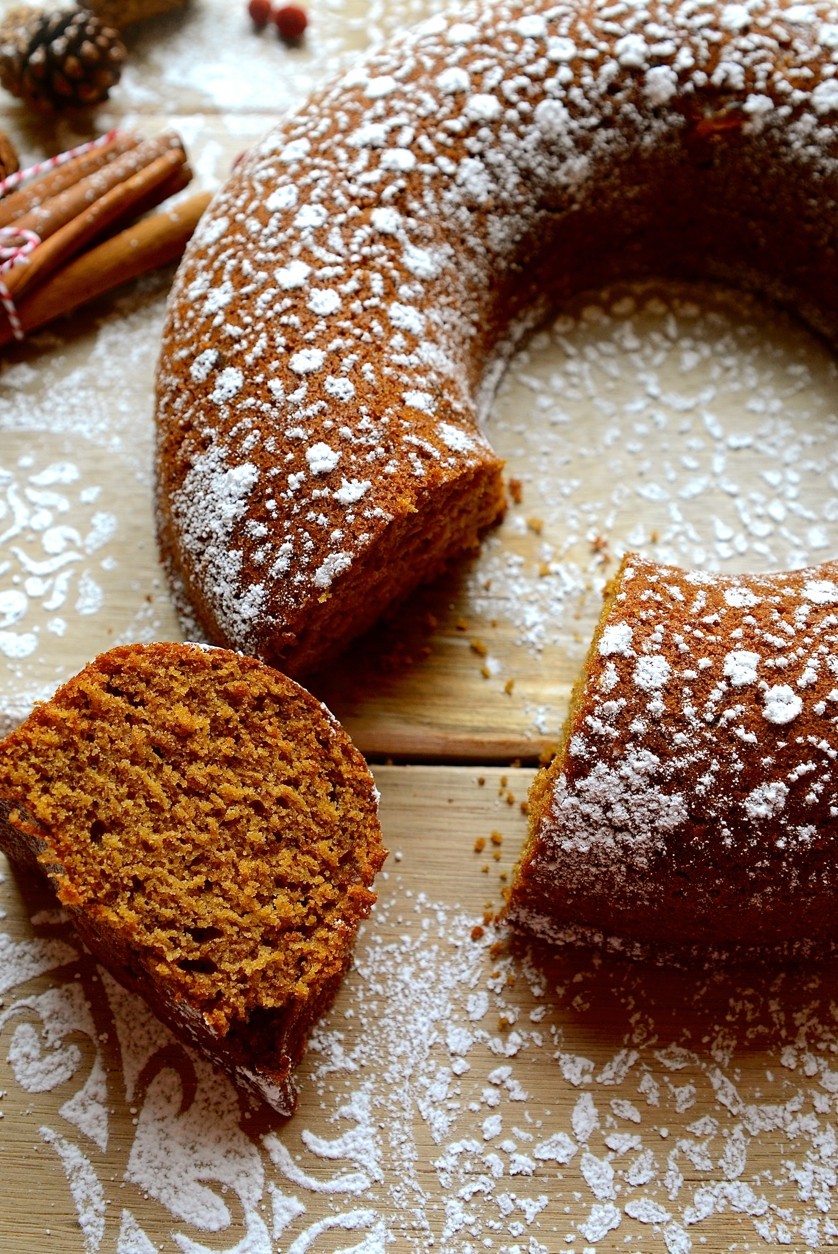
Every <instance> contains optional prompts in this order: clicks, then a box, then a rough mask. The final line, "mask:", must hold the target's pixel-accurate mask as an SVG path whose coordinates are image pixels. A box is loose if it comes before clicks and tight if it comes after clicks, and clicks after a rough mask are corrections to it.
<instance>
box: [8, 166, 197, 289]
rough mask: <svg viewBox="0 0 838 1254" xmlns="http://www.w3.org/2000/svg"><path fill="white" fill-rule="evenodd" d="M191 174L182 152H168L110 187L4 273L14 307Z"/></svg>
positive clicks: (183, 183) (183, 184)
mask: <svg viewBox="0 0 838 1254" xmlns="http://www.w3.org/2000/svg"><path fill="white" fill-rule="evenodd" d="M190 175H191V171H189V169H188V167H187V166H185V164H184V154H183V150H182V149H170V150H169V151H168V152H165V153H164V154H163V155H162V156H160V157H158V158H157V159H156V160H155V161H152V162H151V163H150V164H149V165H147V166H145V167H144V168H143V169H142V170H140V171H139V172H138V173H136V174H134V175H132V176H131V177H130V178H128V179H125V180H124V182H121V183H118V184H117V185H116V186H115V187H111V189H110V190H109V191H107V192H106V193H105V194H104V195H103V196H100V197H99V198H98V200H95V201H94V202H93V204H91V205H90V206H89V208H88V209H86V210H85V211H84V212H82V213H78V214H77V215H76V216H75V217H73V218H71V219H70V221H68V222H67V223H66V224H65V225H64V226H62V227H60V228H59V229H58V230H57V231H55V232H54V234H52V235H50V236H49V238H48V239H45V240H44V241H43V242H42V243H40V244H39V245H38V247H37V248H36V249H34V251H33V252H31V253H30V254H29V256H28V258H27V259H26V260H25V261H24V262H21V263H20V264H19V265H16V266H14V267H13V268H12V269H11V270H9V271H8V274H7V276H6V288H7V289H8V292H9V295H10V296H11V297H12V299H13V300H14V301H15V303H16V304H17V303H18V302H19V301H20V298H21V296H22V294H23V293H24V292H25V291H26V290H27V289H28V288H31V287H32V286H33V285H34V284H36V283H43V281H44V279H45V278H46V277H47V276H49V275H51V274H53V273H54V272H55V271H56V270H57V269H58V268H59V267H60V266H62V265H63V264H64V263H65V262H67V261H69V259H70V258H71V257H72V256H74V255H75V254H76V253H78V252H80V251H81V250H82V249H83V248H85V247H86V246H87V245H88V244H89V243H90V242H91V241H92V240H94V239H96V238H97V237H99V236H101V235H103V234H105V232H107V231H108V229H109V228H113V227H114V226H115V225H116V224H117V223H120V222H125V221H126V220H127V219H129V218H131V217H135V216H136V213H137V211H138V208H145V207H147V206H148V204H149V202H151V203H154V204H159V203H160V201H161V200H163V199H165V198H167V197H168V196H169V195H171V194H172V191H173V190H175V189H176V188H177V182H178V179H179V180H180V186H181V187H184V186H186V183H187V182H188V181H189V177H190Z"/></svg>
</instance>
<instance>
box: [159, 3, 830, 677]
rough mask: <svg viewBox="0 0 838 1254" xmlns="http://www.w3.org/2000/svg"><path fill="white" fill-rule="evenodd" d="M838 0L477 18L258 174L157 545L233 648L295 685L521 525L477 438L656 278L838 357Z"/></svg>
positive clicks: (203, 353) (197, 608) (201, 305)
mask: <svg viewBox="0 0 838 1254" xmlns="http://www.w3.org/2000/svg"><path fill="white" fill-rule="evenodd" d="M836 203H838V19H836V12H835V8H834V5H833V4H832V3H830V0H812V2H811V3H806V4H798V3H789V2H788V0H749V2H748V3H747V4H742V3H725V4H722V3H712V2H708V3H702V4H685V3H682V0H639V2H638V3H631V4H622V3H618V4H610V3H609V4H605V3H601V2H597V3H592V2H591V0H561V2H559V3H556V0H491V3H489V2H484V3H479V4H475V5H469V6H460V7H458V8H457V10H456V11H455V12H454V13H452V15H451V16H449V17H448V18H444V17H434V18H432V19H430V20H429V21H427V22H425V24H424V25H422V26H420V27H419V28H418V29H417V30H416V31H415V32H413V33H408V34H407V35H405V36H404V37H403V38H401V39H399V40H396V41H394V42H393V43H392V44H391V45H389V46H387V47H386V48H384V49H382V50H379V51H376V52H374V53H373V54H371V55H369V56H368V57H367V59H366V60H365V61H363V62H362V63H359V64H356V65H354V66H353V67H352V68H351V69H350V70H349V71H348V72H347V73H345V74H343V76H342V77H340V78H339V79H337V80H336V81H334V82H331V83H329V84H328V85H326V86H325V87H324V88H323V89H322V90H320V91H319V92H318V93H317V94H316V95H315V96H314V97H313V98H312V99H311V100H310V101H309V102H308V103H307V104H305V105H304V106H303V107H302V108H301V109H300V110H299V111H298V112H297V113H296V114H295V115H294V116H292V117H290V118H289V119H287V120H286V121H284V122H283V123H282V125H281V126H279V127H278V129H275V130H274V131H273V132H272V133H271V134H269V135H268V136H267V137H266V138H265V139H264V140H263V141H262V142H261V143H259V144H257V145H256V146H255V147H254V148H253V150H252V151H251V152H250V153H249V154H248V155H247V156H246V157H245V159H244V160H242V161H241V163H240V164H239V165H238V167H237V168H236V170H235V171H234V173H233V175H232V177H231V178H230V180H229V182H228V183H227V185H226V186H225V187H224V188H223V189H222V190H221V191H220V193H219V194H218V195H217V197H216V198H215V200H214V202H213V204H212V206H211V208H210V210H209V212H208V213H207V215H206V216H205V218H204V220H203V222H202V224H201V225H200V226H199V229H198V230H197V232H196V234H195V236H194V239H193V241H192V243H191V245H190V248H189V250H188V252H187V255H186V257H185V259H184V261H183V263H182V265H181V267H180V269H179V272H178V275H177V278H176V281H175V285H174V289H173V292H172V296H171V300H170V304H169V311H168V317H167V323H166V328H165V334H164V342H163V347H162V353H161V358H160V364H159V371H158V386H157V426H158V448H157V482H158V496H157V500H158V516H159V533H160V539H161V551H162V554H163V557H164V559H165V563H166V566H167V568H168V571H169V573H170V575H171V579H172V585H173V588H174V589H175V592H176V598H177V600H178V603H179V604H180V605H181V606H182V607H184V609H185V610H186V612H188V614H189V615H191V616H192V617H193V619H195V620H197V623H198V626H199V629H200V631H201V632H202V633H203V634H204V635H205V636H206V638H208V639H210V640H212V641H214V642H215V643H218V644H226V645H231V646H233V647H235V648H238V649H242V650H244V651H246V652H249V653H253V654H256V655H258V656H260V657H262V658H264V659H266V660H268V661H273V662H279V663H281V665H282V667H283V669H285V670H288V671H289V673H292V674H299V673H301V672H304V671H306V670H309V669H311V668H313V667H315V666H317V665H319V664H320V663H321V662H322V661H323V660H324V659H325V658H326V657H327V656H328V655H329V654H331V653H333V652H335V651H337V650H338V649H340V648H341V647H343V646H344V645H345V644H346V643H347V641H348V640H350V639H351V638H352V637H353V636H354V635H356V634H357V633H359V632H361V631H363V630H364V629H365V628H366V627H367V626H369V625H370V624H371V623H372V621H373V620H374V619H375V618H376V617H377V616H378V615H379V614H380V613H381V612H382V610H383V609H384V608H385V607H387V606H388V605H390V604H391V603H393V602H394V601H395V600H397V599H399V598H401V597H403V596H404V595H405V594H406V593H407V592H408V591H409V590H410V589H411V588H413V587H414V586H415V585H416V584H417V583H418V582H419V581H422V580H426V579H428V578H430V577H433V576H434V575H435V574H436V573H437V572H438V571H439V570H440V568H441V566H442V565H443V563H445V562H446V561H447V560H448V559H450V557H451V556H452V555H453V554H455V553H457V552H459V551H460V550H462V549H463V548H464V547H467V546H469V545H472V544H474V543H475V541H476V539H477V537H478V535H479V534H480V533H481V532H482V531H483V530H484V529H485V528H486V527H488V526H489V525H490V524H491V523H493V522H494V521H495V520H496V519H497V518H498V517H499V515H500V514H501V512H502V510H503V502H504V497H503V487H502V467H501V463H500V461H499V459H498V458H497V457H496V456H495V454H494V453H493V452H492V450H491V448H490V446H489V444H488V443H487V441H486V438H485V436H484V435H483V434H482V433H481V430H480V426H479V423H480V421H481V420H482V419H483V417H484V416H485V414H486V411H487V409H488V406H489V404H490V402H491V397H492V393H493V388H494V385H495V383H496V381H497V379H498V377H499V374H500V373H501V371H502V369H503V365H504V363H505V361H506V360H507V358H508V356H509V353H510V351H511V349H512V347H513V346H514V345H515V343H516V342H517V341H518V340H519V338H520V336H521V335H522V333H523V332H524V331H525V330H526V329H527V328H528V327H531V326H532V325H533V323H534V322H536V321H537V320H539V319H541V318H542V317H543V316H544V315H545V314H546V313H547V312H548V311H549V310H550V309H551V308H553V307H555V306H556V305H557V304H558V303H560V302H561V301H562V300H563V299H564V298H566V297H567V296H568V295H569V294H570V293H572V292H574V291H577V290H579V289H582V288H586V287H592V286H596V285H601V284H603V283H605V282H607V281H609V280H611V279H612V278H614V277H615V276H623V277H631V276H634V275H638V274H641V273H644V274H645V273H656V274H658V275H664V276H667V275H668V276H678V277H686V278H699V279H702V280H706V279H708V278H718V279H720V280H723V281H731V282H735V283H742V284H745V285H749V286H753V287H758V288H760V289H762V290H764V291H766V292H767V293H768V294H769V295H770V296H772V297H776V298H777V299H779V300H781V301H785V302H788V303H790V304H792V305H793V306H795V307H796V308H797V309H798V310H799V311H800V313H801V314H802V315H803V316H804V317H805V318H807V319H808V320H809V321H810V322H811V323H812V324H813V325H814V326H815V327H817V328H819V329H820V330H821V331H823V332H824V333H825V334H827V335H828V336H829V337H831V338H832V340H833V341H834V340H836V339H838V247H837V246H836V229H837V228H836V221H838V219H836V214H835V205H836Z"/></svg>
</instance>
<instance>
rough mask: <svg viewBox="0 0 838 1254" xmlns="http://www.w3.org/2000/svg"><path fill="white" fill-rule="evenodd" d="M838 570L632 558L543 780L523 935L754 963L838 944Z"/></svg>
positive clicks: (515, 917)
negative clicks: (740, 957)
mask: <svg viewBox="0 0 838 1254" xmlns="http://www.w3.org/2000/svg"><path fill="white" fill-rule="evenodd" d="M837 762H838V562H830V563H826V564H824V565H822V566H817V567H812V568H809V569H804V570H800V571H794V572H787V573H781V574H767V575H749V576H727V575H725V576H721V575H708V574H697V573H690V572H685V571H682V570H680V569H677V568H675V567H671V566H663V565H658V564H657V563H653V562H649V561H645V560H642V559H640V558H639V557H637V556H635V555H629V556H628V557H627V558H625V559H624V562H623V564H622V566H621V569H620V571H619V573H618V574H617V576H616V578H615V579H614V581H613V582H612V584H611V585H610V588H609V590H608V593H607V597H606V605H605V608H604V612H603V616H602V619H601V621H600V624H599V627H598V630H597V633H596V636H595V639H594V642H593V645H592V647H591V651H590V655H589V658H588V663H587V666H586V668H585V673H584V676H583V678H582V681H581V682H580V685H579V687H578V689H577V691H576V694H575V697H574V701H573V703H572V710H571V715H570V718H569V721H568V724H567V726H566V729H565V734H564V740H563V744H562V746H561V748H560V751H559V753H558V754H557V756H556V758H555V759H554V761H553V762H552V763H551V764H550V766H549V767H548V768H547V769H546V770H545V771H543V772H541V774H540V775H539V776H538V777H537V778H536V781H535V783H534V786H533V791H532V796H531V807H530V814H531V818H530V834H529V840H528V844H527V846H526V849H525V851H524V854H523V857H522V859H521V862H520V864H519V866H518V868H517V871H516V876H515V880H514V883H513V887H512V890H511V894H510V901H509V907H508V916H509V919H510V920H511V921H512V922H514V923H516V924H520V925H523V926H525V927H527V928H529V929H530V930H532V931H535V932H536V933H538V934H540V935H543V936H546V937H547V938H548V939H552V940H589V939H593V938H597V939H602V938H605V939H608V940H610V941H611V942H612V943H617V944H620V943H622V944H625V943H626V942H629V943H631V942H639V943H641V944H642V945H651V946H656V947H661V946H663V947H665V948H667V949H669V948H674V949H681V950H687V949H689V948H691V947H692V948H695V949H698V950H699V951H700V952H703V953H709V952H713V951H714V950H727V951H729V952H733V951H738V952H744V951H748V950H757V949H761V948H781V949H782V948H787V949H792V948H794V947H795V946H797V947H803V946H805V947H808V948H810V949H812V950H813V951H814V952H818V951H819V950H820V949H822V948H823V947H824V946H826V945H830V946H831V945H833V944H834V943H835V941H836V940H838V912H836V910H835V900H836V892H838V792H836V786H835V780H836V763H837Z"/></svg>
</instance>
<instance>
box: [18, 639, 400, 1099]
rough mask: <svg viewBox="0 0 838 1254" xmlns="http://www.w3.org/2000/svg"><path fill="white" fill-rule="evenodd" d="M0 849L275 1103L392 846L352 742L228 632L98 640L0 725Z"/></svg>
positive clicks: (133, 982)
mask: <svg viewBox="0 0 838 1254" xmlns="http://www.w3.org/2000/svg"><path fill="white" fill-rule="evenodd" d="M0 847H2V848H3V849H4V850H5V851H6V852H7V853H8V854H9V855H10V857H12V858H13V859H14V860H15V861H17V862H19V863H22V864H23V865H24V866H27V867H29V868H33V867H34V868H37V869H38V870H39V871H40V872H41V873H43V874H45V875H47V876H48V877H49V880H50V881H51V883H52V885H53V887H54V889H55V891H56V893H57V895H58V898H59V900H60V901H61V903H62V904H63V905H64V906H65V907H66V909H67V910H68V911H69V914H70V916H71V918H72V920H73V922H74V923H75V925H76V927H77V929H78V931H79V933H80V934H81V936H82V938H83V939H84V940H85V942H86V943H87V944H88V946H89V948H90V949H91V950H92V952H93V953H94V954H95V955H96V957H97V958H99V959H100V960H101V961H102V962H104V963H105V965H106V966H108V967H109V969H110V970H111V971H112V972H113V974H114V975H115V976H116V977H117V978H118V979H119V980H121V981H122V982H123V983H124V984H126V985H127V986H128V987H129V988H131V989H133V990H134V991H136V992H139V993H141V994H142V995H143V996H144V997H145V998H146V999H147V1000H148V1001H149V1003H150V1004H151V1006H152V1007H153V1008H154V1010H155V1011H156V1012H157V1013H158V1014H159V1015H160V1016H161V1018H163V1019H164V1020H166V1021H167V1022H168V1023H169V1025H170V1026H171V1027H173V1028H174V1030H175V1031H177V1032H179V1033H180V1034H181V1035H183V1036H185V1037H186V1038H187V1039H188V1040H189V1041H191V1042H192V1043H194V1044H196V1045H198V1046H199V1047H200V1048H201V1049H203V1050H204V1051H205V1052H206V1053H207V1054H208V1055H209V1057H210V1058H211V1059H212V1060H213V1061H214V1062H216V1063H218V1064H219V1065H221V1066H223V1067H225V1068H226V1069H227V1070H228V1071H229V1072H230V1073H231V1074H232V1075H233V1076H234V1077H235V1078H236V1079H237V1080H238V1081H239V1082H240V1083H242V1084H244V1085H246V1086H248V1087H250V1088H253V1089H255V1090H256V1091H257V1092H259V1093H260V1094H261V1095H262V1096H263V1097H265V1098H266V1099H267V1100H268V1101H269V1102H271V1104H272V1105H274V1106H275V1107H276V1108H277V1109H278V1110H279V1111H281V1112H283V1113H289V1112H290V1111H291V1110H292V1109H293V1107H294V1103H295V1089H294V1085H293V1079H292V1071H293V1068H294V1066H295V1065H296V1063H297V1062H298V1061H299V1060H300V1057H301V1055H302V1053H303V1049H304V1045H305V1041H306V1036H307V1033H308V1031H309V1029H310V1027H311V1026H312V1024H313V1023H314V1021H315V1020H316V1019H317V1018H318V1016H319V1015H320V1014H321V1013H322V1012H323V1011H324V1010H325V1009H326V1007H327V1006H328V1005H329V1003H330V1002H331V1000H332V999H333V997H334V995H335V993H336V992H337V990H338V988H339V986H340V983H341V980H342V978H343V976H344V974H345V972H346V970H347V969H348V966H349V963H350V959H351V951H352V945H353V941H354V938H355V933H356V930H357V927H358V924H359V922H360V920H361V919H363V918H364V917H365V916H366V915H367V914H368V912H369V909H370V906H371V904H372V902H373V901H374V894H373V891H372V884H373V880H374V878H375V874H376V872H377V871H378V869H379V868H380V866H381V864H382V862H383V860H384V851H383V849H382V844H381V833H380V828H379V823H378V817H377V793H376V790H375V787H374V784H373V781H372V778H371V776H370V773H369V771H368V769H367V766H366V764H365V762H364V760H363V758H362V757H361V755H360V753H358V751H357V750H356V749H355V748H354V746H353V745H352V744H351V742H350V740H349V738H348V736H347V735H346V733H345V732H344V731H343V730H342V729H341V728H340V726H339V725H338V724H337V722H336V721H335V719H334V718H333V717H332V716H331V714H329V712H328V711H327V710H326V709H325V708H324V707H323V706H322V705H320V704H319V702H317V701H316V700H315V699H314V698H313V697H312V696H310V694H309V693H307V692H306V691H304V690H303V689H302V688H300V687H299V686H298V685H297V684H295V683H293V682H292V681H291V680H288V679H286V678H285V677H284V676H282V675H280V674H279V673H278V672H276V671H274V670H273V669H271V668H270V667H268V666H265V665H263V664H262V663H260V662H257V661H255V660H254V659H251V658H244V657H241V656H239V655H237V654H234V653H231V652H228V651H226V650H223V649H206V648H201V647H197V646H190V645H176V644H150V645H131V646H124V647H120V648H116V649H113V650H112V651H111V652H109V653H106V654H103V655H102V656H100V657H99V658H97V659H96V660H95V661H94V662H92V663H91V664H90V665H89V666H87V667H86V668H85V670H83V671H82V672H81V673H80V674H79V675H78V676H76V677H75V678H74V679H72V680H71V681H70V682H69V683H68V684H66V685H65V686H64V687H63V688H62V689H60V690H59V692H58V693H57V694H56V695H55V697H54V698H53V699H52V700H51V701H49V702H46V703H45V704H44V705H42V706H40V707H38V708H37V709H36V710H35V712H34V713H33V714H32V715H31V716H30V717H29V718H28V719H27V720H26V722H25V723H24V724H23V725H22V726H21V727H20V728H19V729H17V730H16V731H14V732H13V733H12V734H11V735H10V736H8V737H7V738H6V740H4V741H2V742H0Z"/></svg>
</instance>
